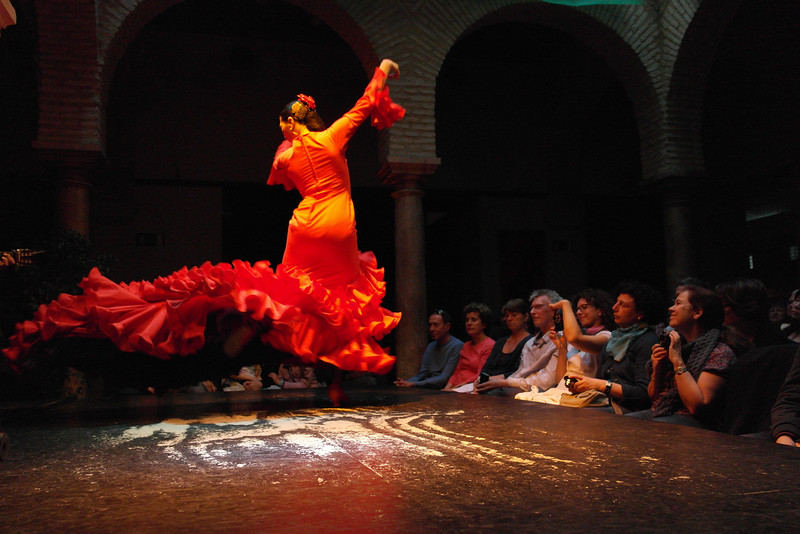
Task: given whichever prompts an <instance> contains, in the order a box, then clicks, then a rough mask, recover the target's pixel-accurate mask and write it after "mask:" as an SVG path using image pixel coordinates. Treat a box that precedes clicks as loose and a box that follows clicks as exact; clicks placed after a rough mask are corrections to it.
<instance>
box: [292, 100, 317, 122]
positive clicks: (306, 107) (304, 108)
mask: <svg viewBox="0 0 800 534" xmlns="http://www.w3.org/2000/svg"><path fill="white" fill-rule="evenodd" d="M315 109H317V104H316V102H314V99H313V98H311V97H310V96H308V95H304V94H299V95H297V102H295V103H294V104H293V105H292V115H294V117H295V118H296V119H297V120H299V121H301V122H303V121H305V120H306V116H307V115H308V112H309V111H314V110H315Z"/></svg>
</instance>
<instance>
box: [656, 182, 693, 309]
mask: <svg viewBox="0 0 800 534" xmlns="http://www.w3.org/2000/svg"><path fill="white" fill-rule="evenodd" d="M694 182H696V180H693V179H691V178H680V177H670V178H666V179H664V180H663V181H662V182H661V183H660V184H659V187H658V190H659V192H660V193H661V199H662V201H661V211H662V220H663V224H664V248H665V250H664V252H665V265H664V269H665V274H666V279H667V289H668V290H669V291H670V293H669V294H671V290H672V288H674V287H675V285H676V284H677V282H678V280H680V279H681V278H685V277H687V276H698V273H697V272H696V268H697V266H696V262H695V252H694V230H693V224H692V206H691V199H692V196H693V193H694V192H695V187H694V185H693V184H694Z"/></svg>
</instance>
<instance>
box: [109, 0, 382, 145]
mask: <svg viewBox="0 0 800 534" xmlns="http://www.w3.org/2000/svg"><path fill="white" fill-rule="evenodd" d="M184 1H185V0H107V1H105V2H100V3H99V10H98V12H97V41H98V59H99V63H100V68H101V72H100V95H99V104H98V106H99V108H100V114H101V121H100V129H101V138H102V145H103V146H105V122H106V121H105V112H106V106H107V105H108V91H109V88H110V86H111V81H112V80H113V78H114V72H115V70H116V68H117V65H118V64H119V61H120V60H121V59H122V56H123V55H124V54H125V51H126V50H127V49H128V47H129V46H130V45H131V44H132V43H133V41H134V40H135V39H136V36H137V35H138V34H139V32H141V31H142V29H143V28H144V27H145V25H147V23H148V22H150V21H151V20H153V19H154V18H156V17H157V16H158V15H160V14H161V13H163V12H164V11H165V10H167V9H169V8H170V7H172V6H174V5H177V4H180V3H182V2H184ZM286 3H289V4H293V5H296V6H298V7H300V8H302V9H304V10H306V11H307V12H309V13H311V14H312V15H314V16H315V17H317V18H318V19H319V20H320V21H321V22H323V23H325V24H326V25H328V26H329V27H330V28H331V29H333V30H334V31H335V32H336V33H337V34H339V36H340V37H341V38H342V39H343V40H344V41H345V42H346V43H347V44H348V45H350V47H351V48H352V49H353V52H354V54H355V55H356V57H357V58H358V60H359V62H360V63H361V64H362V65H363V66H364V69H365V71H366V72H369V71H370V70H371V69H372V68H374V67H375V64H376V63H377V55H376V54H375V51H374V49H373V47H372V45H371V44H370V42H369V40H368V39H367V37H366V35H365V34H364V32H363V30H361V28H360V27H359V26H358V24H356V22H355V21H354V20H353V18H352V17H351V16H350V15H348V13H347V12H345V11H344V10H343V9H341V8H340V7H338V6H337V5H336V4H334V3H332V2H331V3H326V4H324V5H321V4H322V3H321V2H314V1H313V0H286Z"/></svg>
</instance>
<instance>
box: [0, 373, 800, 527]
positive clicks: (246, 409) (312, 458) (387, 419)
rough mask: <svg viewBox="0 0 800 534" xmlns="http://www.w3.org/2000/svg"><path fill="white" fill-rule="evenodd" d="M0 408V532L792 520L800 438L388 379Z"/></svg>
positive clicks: (775, 523) (792, 523) (767, 523)
mask: <svg viewBox="0 0 800 534" xmlns="http://www.w3.org/2000/svg"><path fill="white" fill-rule="evenodd" d="M348 393H349V395H350V396H351V403H350V405H349V406H348V407H346V408H332V407H330V403H329V401H328V400H327V396H326V393H325V390H305V391H296V392H292V393H286V392H282V391H260V392H232V393H214V394H180V395H171V396H161V397H154V396H122V397H112V398H104V399H85V400H79V401H74V402H71V403H65V404H61V405H54V406H49V407H47V408H41V407H40V406H35V405H32V404H30V403H25V404H10V405H3V406H0V417H2V420H3V423H2V426H3V428H2V430H3V431H4V432H5V433H7V435H8V437H9V443H10V446H9V448H8V450H7V454H6V458H5V460H4V461H2V462H0V484H2V488H3V496H2V500H0V503H2V504H0V509H1V510H2V511H1V512H0V531H1V532H200V531H204V532H223V531H224V532H248V533H253V532H451V531H456V530H466V529H469V530H477V531H524V532H532V531H542V532H579V531H603V532H620V531H621V532H661V531H669V532H682V531H687V532H711V531H742V532H744V531H760V532H761V531H794V529H795V528H796V525H797V524H798V522H800V476H799V475H800V450H792V449H789V448H788V447H782V446H778V445H774V444H772V443H770V442H766V441H758V440H753V439H748V438H742V437H736V436H730V435H725V434H718V433H713V432H707V431H701V430H697V429H692V428H684V427H677V426H672V425H667V424H663V423H652V422H648V421H641V420H636V419H630V418H624V417H620V416H615V415H613V414H610V413H601V412H597V411H594V410H591V409H572V408H562V407H556V406H546V405H540V404H535V403H527V402H521V401H514V400H511V399H499V398H489V397H483V396H474V395H459V394H453V393H441V392H423V391H417V390H400V389H394V388H389V389H356V390H349V391H348Z"/></svg>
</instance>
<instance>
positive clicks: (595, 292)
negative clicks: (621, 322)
mask: <svg viewBox="0 0 800 534" xmlns="http://www.w3.org/2000/svg"><path fill="white" fill-rule="evenodd" d="M581 299H584V300H585V301H586V302H588V303H589V305H590V306H594V307H595V308H597V309H598V310H600V321H601V322H602V323H603V326H605V327H606V329H608V330H615V329H616V328H617V323H615V322H614V310H613V309H612V308H613V307H614V297H612V296H611V295H609V294H608V293H607V292H606V291H603V290H602V289H595V288H591V287H589V288H586V289H582V290H581V291H578V292H577V293H576V294H575V296H574V297H572V301H571V302H572V309H573V310H577V309H578V301H579V300H581Z"/></svg>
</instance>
